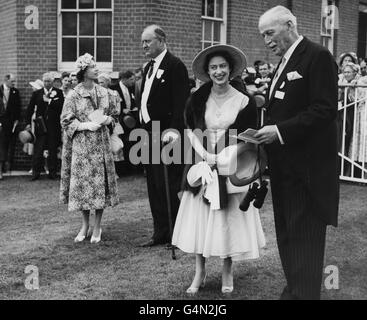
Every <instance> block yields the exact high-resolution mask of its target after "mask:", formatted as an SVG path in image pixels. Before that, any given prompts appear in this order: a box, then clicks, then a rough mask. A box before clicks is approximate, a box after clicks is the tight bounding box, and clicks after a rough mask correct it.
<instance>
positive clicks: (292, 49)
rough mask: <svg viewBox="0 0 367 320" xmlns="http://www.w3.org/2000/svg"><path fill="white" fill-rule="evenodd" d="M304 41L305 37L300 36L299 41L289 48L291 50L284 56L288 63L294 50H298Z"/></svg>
mask: <svg viewBox="0 0 367 320" xmlns="http://www.w3.org/2000/svg"><path fill="white" fill-rule="evenodd" d="M302 40H303V36H299V37H298V39H297V40H296V41H295V42H294V43H293V44H292V45H291V46H290V47H289V49H288V50H287V52H286V53H285V54H284V56H283V58H284V59H285V61H288V60H289V59H290V57H291V56H292V54H293V52H294V50H296V48H297V47H298V45H299V44H300V42H301V41H302Z"/></svg>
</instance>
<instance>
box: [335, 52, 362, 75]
mask: <svg viewBox="0 0 367 320" xmlns="http://www.w3.org/2000/svg"><path fill="white" fill-rule="evenodd" d="M347 63H354V64H357V63H358V58H357V55H356V54H355V53H354V52H345V53H342V54H341V55H340V57H339V82H345V79H344V75H343V68H344V66H345V65H346V64H347Z"/></svg>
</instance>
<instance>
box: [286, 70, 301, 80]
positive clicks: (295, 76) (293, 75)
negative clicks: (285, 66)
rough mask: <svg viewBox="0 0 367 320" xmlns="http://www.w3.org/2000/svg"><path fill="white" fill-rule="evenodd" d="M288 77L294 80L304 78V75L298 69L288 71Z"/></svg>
mask: <svg viewBox="0 0 367 320" xmlns="http://www.w3.org/2000/svg"><path fill="white" fill-rule="evenodd" d="M287 78H288V81H293V80H298V79H302V78H303V77H302V76H301V75H300V74H299V73H298V72H297V71H292V72H288V73H287Z"/></svg>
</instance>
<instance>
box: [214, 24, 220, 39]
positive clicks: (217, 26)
mask: <svg viewBox="0 0 367 320" xmlns="http://www.w3.org/2000/svg"><path fill="white" fill-rule="evenodd" d="M220 25H221V23H220V22H214V41H217V42H220Z"/></svg>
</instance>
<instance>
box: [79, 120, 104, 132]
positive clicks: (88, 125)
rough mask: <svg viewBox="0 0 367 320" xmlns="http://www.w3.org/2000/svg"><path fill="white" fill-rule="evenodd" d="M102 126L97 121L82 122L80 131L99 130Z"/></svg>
mask: <svg viewBox="0 0 367 320" xmlns="http://www.w3.org/2000/svg"><path fill="white" fill-rule="evenodd" d="M99 128H101V126H100V125H99V124H97V123H95V122H92V121H89V122H81V123H80V124H79V126H78V129H77V130H78V131H84V130H89V131H97V130H98V129H99Z"/></svg>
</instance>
